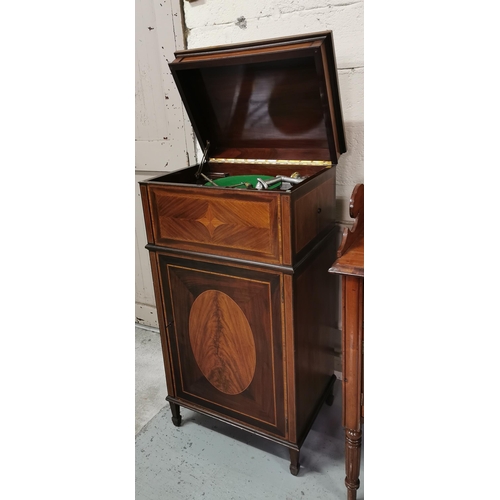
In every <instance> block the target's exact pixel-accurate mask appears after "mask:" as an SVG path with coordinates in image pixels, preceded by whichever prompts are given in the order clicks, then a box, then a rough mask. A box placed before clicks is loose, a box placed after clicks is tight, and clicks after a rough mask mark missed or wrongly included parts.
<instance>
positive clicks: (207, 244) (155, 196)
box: [150, 186, 281, 263]
mask: <svg viewBox="0 0 500 500" xmlns="http://www.w3.org/2000/svg"><path fill="white" fill-rule="evenodd" d="M222 191H223V192H224V196H221V195H220V191H219V190H203V191H202V192H200V191H199V190H193V189H191V190H190V189H189V188H178V189H171V188H167V187H157V186H152V187H151V188H150V196H151V203H152V204H154V206H155V210H154V212H153V217H152V219H153V234H154V240H155V243H156V244H159V245H165V246H170V247H173V248H181V249H185V250H197V251H203V252H207V253H214V254H221V255H228V256H234V257H242V258H245V257H246V258H248V257H253V258H254V259H255V258H258V259H261V260H264V261H266V262H275V263H281V248H280V242H279V239H278V238H277V237H276V236H277V235H278V233H279V230H280V229H279V219H278V208H279V207H278V203H279V198H278V197H277V196H268V195H267V193H266V194H260V193H258V192H253V193H252V196H248V193H247V192H244V191H239V190H238V191H237V192H236V191H228V190H225V191H224V190H222Z"/></svg>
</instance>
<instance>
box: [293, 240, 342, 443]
mask: <svg viewBox="0 0 500 500" xmlns="http://www.w3.org/2000/svg"><path fill="white" fill-rule="evenodd" d="M334 255H335V241H334V238H333V237H332V238H330V239H329V240H328V241H327V242H326V243H325V246H324V247H323V249H322V250H321V251H320V252H319V253H318V254H317V255H315V256H312V258H311V260H309V261H308V262H307V263H305V264H304V267H303V268H301V270H300V271H299V273H298V275H297V276H296V277H295V287H294V292H295V295H294V303H295V321H294V323H295V328H294V330H295V352H296V354H295V373H296V394H297V435H298V437H299V440H300V438H301V436H302V434H303V433H304V432H307V430H308V428H309V425H310V424H311V418H313V416H314V414H315V411H316V409H317V407H318V405H319V404H321V403H322V396H323V394H324V392H325V391H326V389H327V387H328V384H329V382H330V380H331V377H332V376H333V371H334V331H335V330H334V315H333V306H332V304H333V301H334V293H335V292H334V288H333V286H332V283H331V280H330V279H329V278H330V275H329V273H328V268H329V266H330V264H331V262H330V261H331V260H332V258H333V257H334Z"/></svg>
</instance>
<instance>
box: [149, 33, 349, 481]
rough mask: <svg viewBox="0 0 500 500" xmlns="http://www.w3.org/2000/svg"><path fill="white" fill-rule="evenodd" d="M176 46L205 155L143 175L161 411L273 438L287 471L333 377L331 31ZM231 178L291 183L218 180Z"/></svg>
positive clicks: (341, 142) (334, 102)
mask: <svg viewBox="0 0 500 500" xmlns="http://www.w3.org/2000/svg"><path fill="white" fill-rule="evenodd" d="M175 55H176V59H175V61H173V62H172V63H171V64H170V68H171V70H172V74H173V76H174V79H175V81H176V83H177V86H178V89H179V92H180V94H181V96H182V99H183V102H184V105H185V107H186V111H187V113H188V115H189V117H190V120H191V123H192V125H193V129H194V131H195V133H196V136H197V139H198V141H199V143H200V145H201V147H202V150H203V151H204V155H203V158H202V160H201V162H200V163H199V164H197V165H194V166H191V167H188V168H184V169H179V170H177V171H174V172H171V173H168V174H165V175H162V176H159V177H156V178H153V179H150V180H148V181H144V182H141V183H140V184H141V196H142V202H143V209H144V218H145V223H146V232H147V238H148V244H147V248H148V249H149V252H150V258H151V268H152V273H153V282H154V287H155V297H156V303H157V309H158V316H159V318H158V319H159V325H160V333H161V339H162V350H163V358H164V365H165V374H166V380H167V389H168V396H167V400H168V401H169V402H170V404H171V408H172V415H173V416H172V420H173V423H174V424H175V425H181V414H180V407H186V408H189V409H192V410H195V411H198V412H200V413H203V414H206V415H210V416H212V417H214V418H216V419H219V420H222V421H224V422H227V423H230V424H233V425H236V426H238V427H240V428H243V429H246V430H248V431H250V432H253V433H255V434H258V435H260V436H262V437H265V438H267V439H270V440H272V441H275V442H277V443H280V444H282V445H284V446H286V447H288V448H289V450H290V459H291V465H290V470H291V472H292V474H295V475H296V474H297V473H298V470H299V466H300V465H299V450H300V447H301V445H302V443H303V441H304V439H305V438H306V436H307V433H308V431H309V429H310V427H311V425H312V423H313V422H314V418H315V416H316V415H317V413H318V411H319V409H320V408H321V405H322V404H323V402H324V401H325V400H326V401H327V402H329V403H330V404H331V402H332V400H333V396H332V390H333V383H334V381H335V376H334V375H333V354H334V348H333V319H334V318H333V310H332V307H331V304H332V303H333V300H334V297H333V294H334V290H333V289H332V283H331V280H329V275H328V273H327V272H325V271H327V270H328V268H329V264H330V262H331V255H332V253H334V252H335V238H334V223H335V220H334V210H335V166H336V164H337V161H338V158H339V157H340V155H341V154H342V153H343V152H345V150H346V147H345V139H344V132H343V123H342V111H341V106H340V97H339V92H338V81H337V71H336V66H335V56H334V48H333V37H332V34H331V32H322V33H313V34H308V35H303V36H295V37H288V38H281V39H273V40H263V41H259V42H253V43H245V44H238V45H229V46H221V47H211V48H207V49H196V50H188V51H179V52H176V54H175ZM240 175H247V176H254V177H255V176H256V177H258V178H262V177H264V176H269V177H275V176H278V175H283V176H286V177H289V178H294V179H296V180H295V182H291V181H290V182H287V181H285V180H282V181H281V182H278V184H276V185H275V187H274V188H269V189H265V188H263V189H257V187H259V186H258V185H252V186H248V185H246V186H237V187H223V186H219V185H214V184H217V181H218V180H220V179H225V180H226V181H228V182H231V180H230V179H231V178H233V176H240ZM297 177H298V179H297ZM266 178H267V177H266ZM226 184H227V182H226ZM276 186H277V188H276ZM260 187H261V188H262V187H263V185H260Z"/></svg>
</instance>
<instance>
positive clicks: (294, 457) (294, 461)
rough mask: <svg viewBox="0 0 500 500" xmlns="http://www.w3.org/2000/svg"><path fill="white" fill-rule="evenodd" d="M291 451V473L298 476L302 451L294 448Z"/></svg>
mask: <svg viewBox="0 0 500 500" xmlns="http://www.w3.org/2000/svg"><path fill="white" fill-rule="evenodd" d="M288 449H289V450H290V472H291V473H292V474H293V475H294V476H296V475H297V474H298V473H299V469H300V463H299V455H300V450H294V449H293V448H288Z"/></svg>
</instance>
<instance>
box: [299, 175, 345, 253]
mask: <svg viewBox="0 0 500 500" xmlns="http://www.w3.org/2000/svg"><path fill="white" fill-rule="evenodd" d="M333 174H334V169H331V170H330V172H328V173H327V174H326V175H323V176H321V179H318V181H319V180H321V183H319V182H318V185H317V186H315V187H314V189H312V190H310V191H309V192H307V193H305V194H304V195H301V196H300V198H297V199H296V200H295V202H294V210H293V212H294V217H295V231H294V251H295V253H296V254H298V253H299V252H300V251H301V250H303V249H304V248H305V247H306V245H307V244H308V243H310V242H312V241H313V240H314V239H315V238H316V237H317V236H318V235H320V234H324V232H325V231H328V230H329V229H331V228H332V227H333V224H334V222H335V176H334V175H333Z"/></svg>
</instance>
